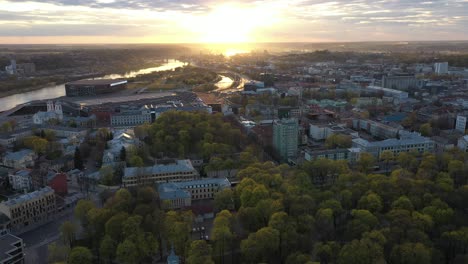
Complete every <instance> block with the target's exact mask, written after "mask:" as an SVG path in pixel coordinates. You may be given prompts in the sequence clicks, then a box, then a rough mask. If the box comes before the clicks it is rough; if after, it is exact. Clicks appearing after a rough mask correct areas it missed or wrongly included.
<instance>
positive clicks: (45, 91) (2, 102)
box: [0, 60, 186, 111]
mask: <svg viewBox="0 0 468 264" xmlns="http://www.w3.org/2000/svg"><path fill="white" fill-rule="evenodd" d="M184 65H186V63H184V62H181V61H178V60H168V61H167V62H166V63H164V64H163V65H160V66H157V67H150V68H145V69H140V70H138V71H131V72H127V73H125V74H109V75H105V76H103V77H99V78H96V79H118V78H132V77H135V76H137V75H139V74H148V73H151V72H157V71H167V70H172V69H175V68H178V67H182V66H184ZM61 96H65V84H60V85H53V86H48V87H44V88H41V89H38V90H34V91H30V92H25V93H19V94H14V95H10V96H6V97H3V98H0V111H6V110H9V109H11V108H13V107H15V106H17V105H19V104H24V103H27V102H31V101H36V100H46V99H53V98H57V97H61Z"/></svg>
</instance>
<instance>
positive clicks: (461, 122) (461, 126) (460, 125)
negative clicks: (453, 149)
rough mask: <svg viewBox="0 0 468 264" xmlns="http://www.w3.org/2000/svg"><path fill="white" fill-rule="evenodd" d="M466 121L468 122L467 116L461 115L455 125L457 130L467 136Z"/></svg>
mask: <svg viewBox="0 0 468 264" xmlns="http://www.w3.org/2000/svg"><path fill="white" fill-rule="evenodd" d="M466 121H467V118H466V116H461V115H459V116H457V122H456V123H455V130H457V131H460V132H462V133H463V134H465V130H466Z"/></svg>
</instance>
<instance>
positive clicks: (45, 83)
mask: <svg viewBox="0 0 468 264" xmlns="http://www.w3.org/2000/svg"><path fill="white" fill-rule="evenodd" d="M162 65H164V63H163V62H162V61H154V62H151V63H144V64H143V65H139V67H134V68H133V69H130V70H127V71H120V72H119V71H117V72H102V73H88V74H81V75H79V76H76V75H75V76H68V75H53V76H48V77H35V78H30V79H21V80H14V79H9V80H4V81H0V98H4V97H8V96H13V95H16V94H22V93H28V92H33V91H37V90H41V89H44V88H47V87H52V86H61V85H64V84H66V83H68V82H73V81H78V80H84V79H91V78H106V77H107V76H109V77H111V76H116V75H122V76H125V75H128V74H130V73H132V72H137V71H141V69H142V68H141V67H142V66H143V67H144V68H148V67H151V68H157V67H161V66H162ZM111 79H112V78H111ZM35 83H39V84H38V85H34V84H35Z"/></svg>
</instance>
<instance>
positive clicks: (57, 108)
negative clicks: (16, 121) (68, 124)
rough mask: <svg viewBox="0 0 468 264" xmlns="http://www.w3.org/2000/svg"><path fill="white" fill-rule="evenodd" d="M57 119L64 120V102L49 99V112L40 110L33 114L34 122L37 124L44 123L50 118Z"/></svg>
mask: <svg viewBox="0 0 468 264" xmlns="http://www.w3.org/2000/svg"><path fill="white" fill-rule="evenodd" d="M52 119H57V120H59V121H62V120H63V111H62V104H61V103H60V102H55V104H54V102H53V101H48V102H47V112H42V111H39V112H37V113H35V114H34V115H33V123H34V124H36V125H42V124H44V123H46V122H48V121H49V120H52Z"/></svg>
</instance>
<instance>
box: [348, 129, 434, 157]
mask: <svg viewBox="0 0 468 264" xmlns="http://www.w3.org/2000/svg"><path fill="white" fill-rule="evenodd" d="M400 136H401V138H400V139H396V138H392V139H386V140H382V141H376V142H369V141H367V140H365V139H363V138H356V139H353V148H360V149H361V150H362V152H367V153H370V154H372V155H374V156H375V157H376V158H379V157H380V154H381V153H382V152H383V151H386V150H388V151H391V152H393V154H395V155H398V154H399V153H401V152H410V151H417V152H419V153H424V152H434V150H435V143H434V141H433V140H431V139H429V138H426V137H422V136H420V135H418V134H414V133H413V134H409V133H408V134H405V135H400Z"/></svg>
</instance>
